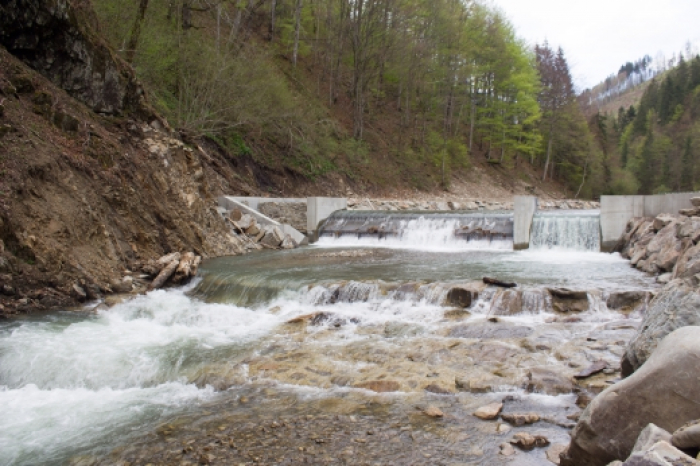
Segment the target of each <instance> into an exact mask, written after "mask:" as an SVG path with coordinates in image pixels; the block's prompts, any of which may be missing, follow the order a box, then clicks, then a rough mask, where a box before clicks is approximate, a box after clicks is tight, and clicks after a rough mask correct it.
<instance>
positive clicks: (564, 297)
mask: <svg viewBox="0 0 700 466" xmlns="http://www.w3.org/2000/svg"><path fill="white" fill-rule="evenodd" d="M547 291H548V292H549V294H550V296H551V297H552V309H553V310H554V311H556V312H562V313H567V312H584V311H587V310H588V292H586V291H578V290H569V289H568V288H548V289H547Z"/></svg>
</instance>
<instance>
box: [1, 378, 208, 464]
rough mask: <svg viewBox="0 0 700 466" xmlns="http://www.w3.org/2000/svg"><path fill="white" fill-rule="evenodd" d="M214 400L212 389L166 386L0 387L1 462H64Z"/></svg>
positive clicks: (180, 385) (175, 383) (30, 385)
mask: <svg viewBox="0 0 700 466" xmlns="http://www.w3.org/2000/svg"><path fill="white" fill-rule="evenodd" d="M213 397H214V392H213V390H212V389H211V388H205V389H198V388H197V387H195V386H194V385H186V384H183V383H180V382H168V383H165V384H161V385H158V386H154V387H149V388H128V389H122V390H114V389H111V388H103V389H99V390H88V389H86V388H73V389H51V390H42V389H40V388H38V387H37V386H36V385H34V384H28V385H25V386H23V387H22V388H15V389H9V388H6V387H4V388H1V389H0V406H1V407H2V416H0V464H7V465H9V464H62V463H64V462H65V460H66V459H67V457H68V456H70V455H71V454H74V453H78V452H81V451H85V450H90V449H92V448H94V447H95V446H96V445H99V444H109V443H110V442H111V441H113V440H114V437H115V436H116V435H119V436H122V438H128V437H129V436H130V434H131V433H132V430H136V429H138V428H140V427H143V426H144V425H145V424H152V423H155V422H158V420H159V419H162V418H164V417H166V416H168V415H170V414H175V413H177V412H180V411H182V410H183V409H185V408H186V407H187V406H190V405H192V404H196V403H201V402H203V401H206V400H209V399H211V398H213Z"/></svg>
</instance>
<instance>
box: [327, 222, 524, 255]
mask: <svg viewBox="0 0 700 466" xmlns="http://www.w3.org/2000/svg"><path fill="white" fill-rule="evenodd" d="M358 215H360V214H358ZM349 219H350V220H351V219H352V217H340V218H338V219H331V221H332V222H334V227H335V228H340V229H342V228H343V226H344V224H345V222H347V221H348V220H349ZM375 222H376V224H377V225H379V226H384V225H392V226H391V227H390V229H391V230H392V232H393V234H389V235H386V236H383V235H381V234H377V235H364V234H360V235H356V234H351V233H345V232H342V230H339V231H338V233H337V234H334V235H322V236H321V237H320V238H319V240H318V242H317V243H315V246H316V247H326V248H328V247H333V248H338V247H342V248H348V247H350V248H352V247H381V248H389V249H411V250H419V251H431V252H451V251H470V250H495V251H502V250H512V249H513V238H512V233H510V235H507V237H498V236H493V237H490V235H489V236H488V237H478V236H479V235H476V236H477V237H469V236H468V235H466V236H465V237H460V236H459V235H457V234H456V232H460V231H465V232H466V231H471V230H475V229H478V230H479V231H481V230H482V229H483V230H489V229H492V228H496V227H497V225H499V226H500V224H501V223H507V222H511V223H512V219H510V217H508V218H507V219H504V216H503V215H500V216H494V218H489V217H470V216H465V217H463V218H455V217H454V215H450V216H447V215H446V216H439V215H427V216H420V217H418V218H413V219H410V220H402V219H401V217H397V218H392V216H391V214H386V218H382V217H378V218H377V219H375ZM373 225H374V223H373ZM500 227H501V228H504V227H502V226H500ZM324 228H330V225H328V224H327V226H326V227H324ZM364 228H365V229H366V225H364ZM375 228H376V227H375Z"/></svg>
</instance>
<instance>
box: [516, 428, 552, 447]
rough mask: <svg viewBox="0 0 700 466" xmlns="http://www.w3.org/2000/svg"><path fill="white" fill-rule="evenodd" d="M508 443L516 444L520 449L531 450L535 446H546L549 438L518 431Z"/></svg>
mask: <svg viewBox="0 0 700 466" xmlns="http://www.w3.org/2000/svg"><path fill="white" fill-rule="evenodd" d="M510 443H512V444H513V445H516V446H518V447H519V448H521V449H522V450H532V449H533V448H535V447H538V448H542V447H546V446H547V445H549V439H547V437H545V436H544V435H532V434H529V433H527V432H518V433H517V434H515V435H513V439H512V440H511V441H510Z"/></svg>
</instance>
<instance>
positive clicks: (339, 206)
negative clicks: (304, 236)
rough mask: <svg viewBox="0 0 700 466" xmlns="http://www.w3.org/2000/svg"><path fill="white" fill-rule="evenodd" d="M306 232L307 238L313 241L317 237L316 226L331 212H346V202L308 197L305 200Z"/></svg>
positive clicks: (343, 200)
mask: <svg viewBox="0 0 700 466" xmlns="http://www.w3.org/2000/svg"><path fill="white" fill-rule="evenodd" d="M306 206H307V215H306V219H307V225H308V226H307V230H308V232H309V237H311V238H313V240H315V239H316V238H317V235H318V226H319V225H320V223H321V222H322V221H324V220H326V219H327V218H328V217H330V216H331V215H332V214H333V212H336V211H338V210H347V208H348V200H347V199H345V198H334V197H310V198H308V200H307V204H306Z"/></svg>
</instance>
